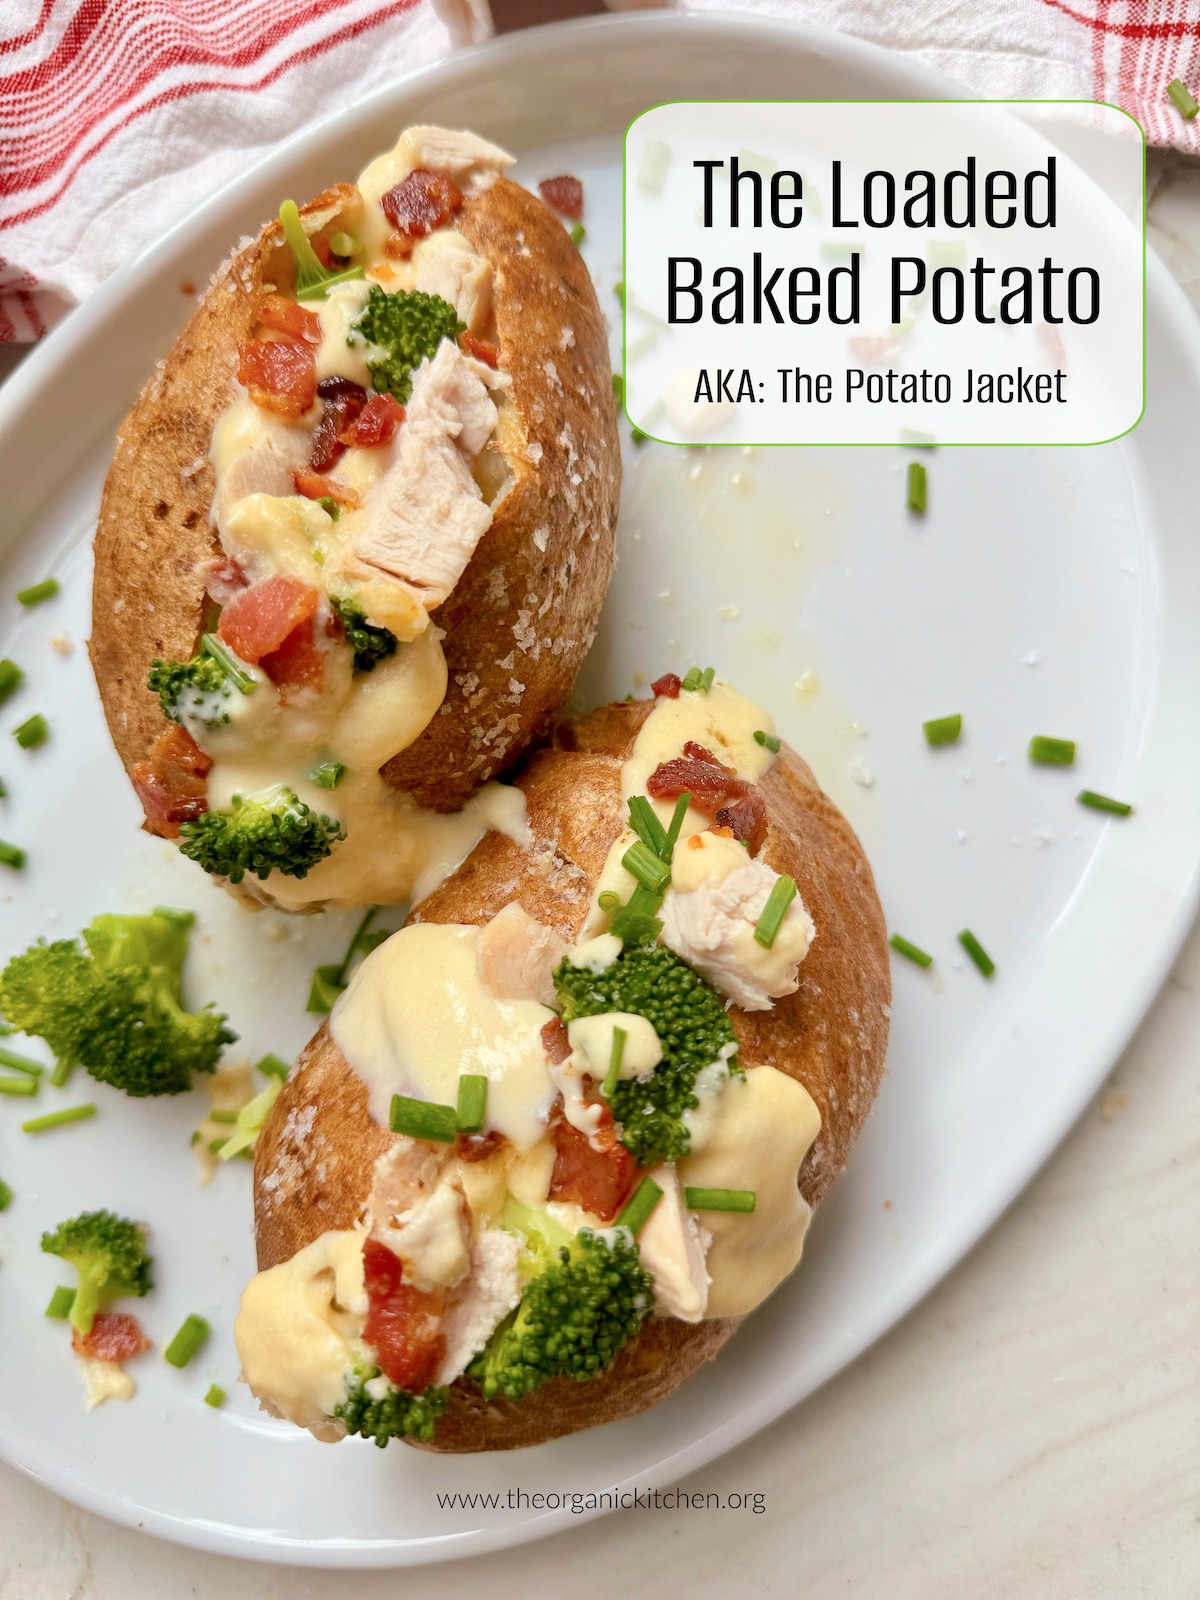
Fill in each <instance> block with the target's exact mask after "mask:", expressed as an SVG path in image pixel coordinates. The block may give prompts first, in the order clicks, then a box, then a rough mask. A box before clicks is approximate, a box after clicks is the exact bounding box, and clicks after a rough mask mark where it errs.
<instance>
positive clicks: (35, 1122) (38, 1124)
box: [21, 1105, 96, 1133]
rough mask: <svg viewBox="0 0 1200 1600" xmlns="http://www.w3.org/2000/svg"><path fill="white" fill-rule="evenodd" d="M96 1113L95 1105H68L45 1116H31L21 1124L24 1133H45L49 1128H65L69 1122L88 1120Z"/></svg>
mask: <svg viewBox="0 0 1200 1600" xmlns="http://www.w3.org/2000/svg"><path fill="white" fill-rule="evenodd" d="M95 1115H96V1108H95V1106H93V1105H86V1106H67V1107H66V1108H65V1109H64V1110H62V1111H50V1112H47V1114H46V1115H45V1116H44V1117H30V1119H29V1121H28V1122H23V1123H22V1124H21V1132H22V1133H45V1132H46V1130H47V1129H49V1128H65V1127H66V1125H67V1123H68V1122H86V1121H87V1119H88V1117H94V1116H95Z"/></svg>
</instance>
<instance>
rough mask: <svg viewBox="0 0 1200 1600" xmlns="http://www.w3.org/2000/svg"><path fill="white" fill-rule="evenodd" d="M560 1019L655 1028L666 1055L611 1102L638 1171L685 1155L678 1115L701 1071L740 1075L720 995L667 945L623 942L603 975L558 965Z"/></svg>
mask: <svg viewBox="0 0 1200 1600" xmlns="http://www.w3.org/2000/svg"><path fill="white" fill-rule="evenodd" d="M554 987H555V990H556V991H557V994H558V1001H559V1004H560V1005H561V1006H562V1008H563V1021H564V1022H572V1021H574V1019H575V1018H576V1017H593V1016H598V1015H600V1014H601V1013H602V1012H606V1011H634V1012H636V1013H637V1014H638V1015H639V1016H642V1017H645V1018H646V1020H647V1021H648V1022H649V1023H650V1024H651V1025H652V1026H653V1028H654V1031H655V1033H657V1034H658V1037H659V1041H660V1043H661V1044H662V1050H663V1058H662V1060H661V1061H660V1062H659V1064H658V1066H657V1067H656V1068H655V1069H654V1071H653V1072H652V1073H651V1074H650V1076H649V1077H648V1078H622V1079H620V1081H619V1082H618V1083H617V1084H616V1086H615V1087H614V1089H613V1091H612V1094H611V1095H610V1097H609V1104H610V1106H611V1108H612V1114H613V1116H614V1118H615V1119H616V1121H617V1122H618V1123H619V1124H620V1125H621V1142H622V1144H624V1146H625V1148H626V1149H627V1150H628V1151H629V1153H630V1154H631V1155H633V1156H635V1157H636V1158H637V1160H638V1162H639V1164H640V1165H641V1166H648V1165H650V1164H651V1163H653V1162H656V1161H679V1160H681V1159H682V1158H683V1157H684V1156H685V1155H687V1153H688V1144H689V1141H688V1131H687V1128H686V1127H685V1126H684V1123H683V1121H682V1117H683V1113H684V1112H685V1111H687V1110H689V1109H692V1108H694V1107H695V1106H697V1105H699V1103H700V1102H699V1100H698V1099H697V1097H696V1095H695V1094H694V1093H693V1087H694V1085H695V1082H696V1078H697V1077H698V1075H699V1074H700V1073H701V1072H702V1071H703V1070H704V1068H705V1067H709V1066H712V1065H713V1064H714V1063H716V1062H718V1061H722V1060H726V1061H728V1062H729V1065H730V1069H731V1070H732V1071H736V1070H737V1057H736V1047H737V1036H736V1034H735V1033H734V1031H733V1024H732V1023H731V1022H730V1020H729V1017H728V1014H727V1013H726V1010H725V1006H724V1004H723V1002H722V1000H721V997H720V995H719V994H718V993H717V991H716V990H715V989H714V988H713V987H712V986H711V984H708V983H706V982H705V981H704V979H703V978H702V977H701V976H700V975H699V973H697V972H693V970H692V969H691V967H689V966H688V964H687V962H686V961H681V960H680V959H679V957H678V956H677V955H676V954H675V953H674V951H672V950H668V949H667V948H666V946H665V945H636V946H632V947H630V946H629V945H627V946H626V947H625V949H624V950H623V951H622V952H621V954H620V955H619V956H618V957H617V959H616V960H615V961H614V962H613V964H612V966H610V967H609V968H608V969H607V970H606V971H604V972H592V971H590V970H589V969H588V968H586V967H573V966H572V965H571V963H570V962H569V961H563V962H562V963H561V964H560V965H559V966H558V967H557V968H556V969H555V973H554Z"/></svg>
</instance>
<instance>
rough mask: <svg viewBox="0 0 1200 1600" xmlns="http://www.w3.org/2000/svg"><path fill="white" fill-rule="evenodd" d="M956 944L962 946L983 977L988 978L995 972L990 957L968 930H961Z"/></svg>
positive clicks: (994, 964)
mask: <svg viewBox="0 0 1200 1600" xmlns="http://www.w3.org/2000/svg"><path fill="white" fill-rule="evenodd" d="M958 942H959V944H960V945H962V947H963V949H964V950H965V951H966V952H967V954H968V955H969V956H970V958H971V960H972V961H973V962H974V963H975V965H976V966H977V967H978V968H979V970H980V972H982V973H983V975H984V977H985V978H990V977H991V975H992V973H993V972H995V970H996V963H995V962H994V961H993V960H992V958H991V956H990V955H988V953H987V951H986V950H985V949H984V948H983V946H982V945H981V944H980V942H979V940H978V939H977V938H976V937H975V935H974V934H973V933H972V932H971V930H970V928H964V929H963V931H962V932H961V933H960V934H959V936H958Z"/></svg>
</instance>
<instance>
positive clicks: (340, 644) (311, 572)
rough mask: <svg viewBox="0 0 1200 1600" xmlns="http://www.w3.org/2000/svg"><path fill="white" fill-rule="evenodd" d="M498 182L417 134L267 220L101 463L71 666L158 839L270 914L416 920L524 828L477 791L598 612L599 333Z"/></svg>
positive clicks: (533, 736)
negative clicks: (475, 846) (328, 908)
mask: <svg viewBox="0 0 1200 1600" xmlns="http://www.w3.org/2000/svg"><path fill="white" fill-rule="evenodd" d="M510 160H511V158H510V157H508V156H506V155H505V153H504V152H503V151H502V150H499V149H497V147H495V146H494V145H490V144H487V143H486V142H485V141H483V140H482V139H479V138H477V137H476V136H475V135H473V134H467V133H451V132H447V131H445V130H442V129H437V128H431V127H419V128H413V129H410V130H408V132H406V133H405V134H404V135H403V136H402V137H401V139H400V141H399V143H398V144H397V146H396V148H395V149H394V150H393V151H391V152H389V153H388V154H386V155H384V156H382V157H380V158H379V159H378V160H376V161H374V162H372V163H371V164H370V165H369V166H368V167H367V168H366V169H365V171H364V172H363V173H362V174H361V176H360V178H359V181H358V183H357V184H348V183H344V184H338V185H336V186H335V187H333V188H331V189H328V190H326V191H325V192H324V193H323V194H320V195H318V196H317V198H316V199H315V200H313V201H312V202H311V203H309V204H308V205H306V206H304V207H303V208H302V209H301V210H300V211H299V212H297V210H296V208H295V207H294V206H292V204H291V202H285V203H284V206H283V207H282V208H281V212H280V220H279V221H276V222H272V223H270V224H268V225H267V226H266V227H264V229H263V230H262V232H261V233H260V234H259V236H258V238H257V239H254V240H252V241H250V242H248V243H245V244H243V245H242V246H241V247H240V248H239V249H238V250H237V252H236V253H235V254H234V255H233V256H232V257H231V258H230V259H229V260H228V261H227V262H226V263H225V265H224V266H223V267H222V268H221V269H220V270H219V271H218V272H217V274H216V276H215V277H214V279H213V281H212V284H211V286H210V287H209V289H208V290H207V292H206V293H205V294H204V295H203V296H202V298H201V300H200V302H199V305H198V307H197V309H196V311H195V313H194V314H193V316H192V317H191V319H190V321H189V322H188V324H187V326H186V327H185V328H184V330H183V332H182V333H181V334H180V336H179V338H178V339H177V341H176V342H175V344H174V346H173V347H172V349H171V351H170V352H169V354H168V355H167V357H166V359H165V360H164V361H162V362H160V363H159V365H158V367H157V369H156V371H155V373H154V375H153V377H152V378H151V379H150V381H149V382H148V383H147V385H146V387H145V389H144V390H143V391H142V394H141V395H140V397H139V399H138V400H137V402H136V404H135V405H134V407H133V410H132V411H131V412H130V414H129V416H128V417H127V418H126V420H125V422H124V424H123V425H122V427H121V430H120V433H119V436H118V441H117V448H116V453H115V456H114V458H113V462H112V465H111V467H110V469H109V473H108V476H107V480H106V483H105V487H104V495H103V501H102V505H101V509H100V517H99V524H98V527H97V532H96V541H95V586H94V600H93V618H92V637H91V641H90V651H91V658H92V664H93V667H94V670H95V674H96V680H97V683H98V685H99V689H100V694H101V698H102V700H103V703H104V710H105V714H106V717H107V719H108V725H109V729H110V731H111V734H112V738H113V741H114V743H115V745H116V748H117V751H118V753H119V755H120V757H121V760H122V761H123V763H124V765H125V767H126V770H127V771H128V773H129V775H130V777H131V779H132V781H133V783H134V785H135V787H136V789H137V791H138V794H139V797H140V799H141V800H142V803H143V807H144V809H145V812H146V818H147V821H146V826H147V828H148V829H149V830H150V831H152V832H155V833H158V834H162V835H164V836H166V837H171V838H177V839H178V840H179V842H180V845H181V847H182V848H183V850H184V852H185V853H186V854H188V855H191V856H192V857H193V858H194V859H195V860H197V861H198V862H199V864H200V865H201V866H203V867H204V868H205V869H206V870H208V871H209V872H210V873H212V874H213V875H214V876H215V877H217V878H218V879H223V880H225V881H226V882H229V883H233V884H237V883H239V882H245V884H246V885H247V887H249V888H251V889H252V890H253V891H254V892H255V893H256V894H258V895H259V896H260V897H262V898H266V899H269V900H271V901H273V902H275V903H278V904H281V905H283V906H286V907H289V908H295V909H310V908H315V907H320V906H324V905H354V904H366V903H371V902H377V901H385V900H386V901H394V900H401V899H405V898H407V897H408V896H409V894H410V893H411V892H412V890H413V888H414V885H420V884H428V883H429V882H432V881H436V878H437V875H438V872H439V871H444V870H446V868H447V867H448V865H451V864H453V862H454V861H456V860H459V859H461V857H462V855H463V854H464V853H465V851H466V849H468V848H469V847H470V844H471V843H472V842H473V841H474V839H476V838H478V837H479V836H480V835H481V834H482V832H483V831H484V830H485V828H486V827H487V826H488V825H489V824H491V825H493V826H494V825H500V826H506V827H509V828H510V829H511V830H512V831H514V832H517V833H519V832H520V817H519V812H517V811H514V809H513V808H514V805H515V804H516V801H515V798H514V797H513V796H512V795H505V794H503V793H499V794H498V793H497V792H496V791H495V787H494V786H493V787H492V788H489V789H483V788H482V786H484V785H486V784H487V783H488V780H490V779H492V778H493V777H494V776H495V775H496V774H497V773H499V772H501V771H503V770H504V769H505V768H506V767H508V766H511V765H512V764H513V762H514V761H515V760H516V759H517V758H518V757H519V756H520V755H521V753H522V751H524V750H525V749H526V747H527V746H529V745H530V744H531V743H532V742H534V741H536V740H538V739H541V738H544V737H545V736H546V734H547V733H548V732H549V729H550V727H551V725H552V723H553V721H554V719H555V718H556V717H557V715H558V714H559V712H560V711H561V708H562V706H563V704H564V703H565V701H566V698H567V695H568V693H569V690H570V687H571V683H572V680H573V678H574V675H575V672H576V670H577V668H578V666H579V664H580V662H581V661H582V659H583V656H584V654H585V653H586V651H587V649H588V647H589V645H590V643H591V640H592V637H593V634H594V631H595V624H596V620H597V617H598V614H599V610H600V606H601V604H602V602H603V599H604V596H605V593H606V591H607V587H608V583H609V579H610V576H611V571H612V562H613V532H614V527H615V522H616V515H617V504H618V497H619V490H620V453H619V446H618V439H617V432H616V416H615V406H614V402H613V396H612V392H611V381H610V366H609V359H608V342H607V335H606V332H605V328H604V324H603V320H602V317H601V314H600V310H599V306H598V304H597V300H596V295H595V291H594V289H593V287H592V284H591V280H590V279H589V277H588V273H587V269H586V267H585V266H584V264H583V261H582V259H581V257H580V255H579V252H578V250H577V248H576V247H575V245H574V244H573V243H572V240H571V238H570V236H569V235H568V233H567V232H566V230H565V228H564V227H563V225H562V223H561V222H560V221H559V220H558V219H557V218H556V217H555V215H554V214H553V213H552V212H551V211H550V210H549V209H548V207H547V206H546V205H545V204H544V203H543V201H542V200H541V199H540V198H538V197H537V196H536V195H534V194H531V193H530V192H528V191H527V190H525V189H523V188H521V187H520V186H519V185H517V184H515V183H513V182H511V181H509V180H508V179H507V178H505V177H504V176H503V175H502V174H503V170H504V168H505V167H506V166H507V165H508V164H509V162H510ZM464 806H465V807H467V810H466V812H463V808H464ZM451 817H452V820H448V819H450V818H451Z"/></svg>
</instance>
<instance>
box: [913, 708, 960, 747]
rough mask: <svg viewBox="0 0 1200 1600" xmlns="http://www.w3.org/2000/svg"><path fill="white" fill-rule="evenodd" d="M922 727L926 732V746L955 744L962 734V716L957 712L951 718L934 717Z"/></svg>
mask: <svg viewBox="0 0 1200 1600" xmlns="http://www.w3.org/2000/svg"><path fill="white" fill-rule="evenodd" d="M921 727H922V728H923V729H924V730H925V743H926V744H931V745H939V744H953V743H954V741H955V740H956V739H957V738H958V737H959V735H960V734H961V733H962V714H961V712H957V711H956V712H955V713H954V715H953V716H950V717H933V718H931V720H930V721H929V722H923V723H922V724H921Z"/></svg>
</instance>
